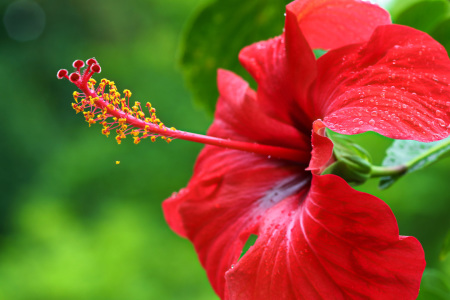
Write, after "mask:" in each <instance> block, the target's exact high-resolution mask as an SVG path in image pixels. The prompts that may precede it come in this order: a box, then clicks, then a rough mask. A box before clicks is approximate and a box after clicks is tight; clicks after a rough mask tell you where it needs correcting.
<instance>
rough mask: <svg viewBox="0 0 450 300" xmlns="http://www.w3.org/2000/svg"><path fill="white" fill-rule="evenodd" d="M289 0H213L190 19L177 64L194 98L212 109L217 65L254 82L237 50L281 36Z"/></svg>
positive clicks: (211, 110) (214, 102)
mask: <svg viewBox="0 0 450 300" xmlns="http://www.w3.org/2000/svg"><path fill="white" fill-rule="evenodd" d="M289 2H290V1H289V0H276V1H274V0H259V1H241V0H216V1H214V2H212V3H210V4H208V5H207V6H205V7H203V8H202V9H201V10H200V11H199V12H198V13H197V15H196V16H195V17H194V19H193V20H191V24H190V26H189V27H188V30H187V31H186V32H185V34H184V36H183V39H182V44H181V53H180V54H181V55H180V64H181V69H182V72H183V75H184V77H185V80H186V82H187V85H188V88H189V89H190V90H191V92H192V94H193V98H194V101H195V102H196V103H198V104H200V105H201V106H203V107H204V108H206V109H207V111H208V112H211V113H212V112H214V109H215V105H216V101H217V98H218V92H217V87H216V73H217V69H218V68H223V69H227V70H231V71H234V72H235V73H237V74H238V75H240V76H242V77H243V78H244V79H246V80H247V81H249V82H250V84H251V85H253V86H254V82H253V81H252V79H251V78H250V76H249V75H248V74H247V73H246V72H245V70H244V68H243V67H242V66H241V65H240V64H239V60H238V54H239V51H240V50H241V49H242V48H243V47H245V46H247V45H250V44H252V43H254V42H257V41H260V40H266V39H268V38H271V37H274V36H277V35H280V34H281V32H282V30H283V25H284V17H283V14H284V12H285V6H286V4H288V3H289Z"/></svg>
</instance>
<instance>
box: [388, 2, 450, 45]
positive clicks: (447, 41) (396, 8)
mask: <svg viewBox="0 0 450 300" xmlns="http://www.w3.org/2000/svg"><path fill="white" fill-rule="evenodd" d="M390 13H391V15H392V18H393V20H394V23H396V24H401V25H407V26H410V27H413V28H416V29H419V30H421V31H424V32H426V33H428V34H430V35H431V36H432V37H433V38H434V39H435V40H437V41H438V42H439V43H441V44H442V45H443V46H444V47H445V48H446V49H447V51H450V1H448V0H409V1H405V0H397V1H394V3H393V4H391V6H390Z"/></svg>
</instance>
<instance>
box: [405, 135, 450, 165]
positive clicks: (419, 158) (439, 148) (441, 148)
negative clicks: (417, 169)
mask: <svg viewBox="0 0 450 300" xmlns="http://www.w3.org/2000/svg"><path fill="white" fill-rule="evenodd" d="M449 146H450V139H448V138H447V139H445V140H443V141H442V143H438V144H436V145H434V146H433V147H431V148H430V149H428V150H426V151H425V152H423V153H421V154H420V155H418V156H416V157H415V158H414V159H412V160H410V161H409V162H407V163H406V164H405V166H406V167H407V168H408V169H410V168H412V167H414V166H415V165H416V164H417V163H419V162H420V161H422V160H425V159H426V158H428V157H430V156H432V155H435V154H438V153H439V152H441V151H445V148H447V147H449Z"/></svg>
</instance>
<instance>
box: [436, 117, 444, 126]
mask: <svg viewBox="0 0 450 300" xmlns="http://www.w3.org/2000/svg"><path fill="white" fill-rule="evenodd" d="M436 121H437V122H438V123H439V125H440V126H442V127H445V122H444V120H442V119H439V118H436Z"/></svg>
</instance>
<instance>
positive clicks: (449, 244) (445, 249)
mask: <svg viewBox="0 0 450 300" xmlns="http://www.w3.org/2000/svg"><path fill="white" fill-rule="evenodd" d="M449 253H450V230H449V231H448V232H447V236H446V237H445V240H444V245H443V246H442V250H441V253H440V254H439V259H440V260H441V261H443V260H445V259H446V258H447V256H448V254H449Z"/></svg>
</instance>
